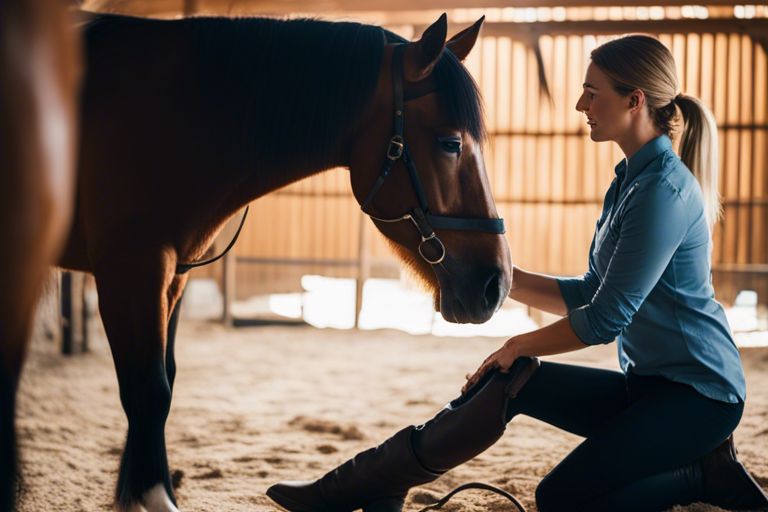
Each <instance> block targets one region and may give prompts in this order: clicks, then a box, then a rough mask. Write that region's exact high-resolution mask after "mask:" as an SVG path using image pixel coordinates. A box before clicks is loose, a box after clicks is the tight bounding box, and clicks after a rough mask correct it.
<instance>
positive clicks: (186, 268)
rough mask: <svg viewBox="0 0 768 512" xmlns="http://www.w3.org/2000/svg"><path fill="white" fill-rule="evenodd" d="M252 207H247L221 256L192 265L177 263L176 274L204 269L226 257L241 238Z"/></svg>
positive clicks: (195, 262)
mask: <svg viewBox="0 0 768 512" xmlns="http://www.w3.org/2000/svg"><path fill="white" fill-rule="evenodd" d="M250 207H251V205H248V206H246V207H245V211H244V212H243V218H242V219H240V225H239V226H238V227H237V231H235V236H233V237H232V240H231V241H230V242H229V245H228V246H227V247H226V249H224V250H223V251H222V252H221V254H219V255H218V256H215V257H213V258H208V259H207V260H201V261H193V262H192V263H177V264H176V273H177V274H186V273H187V272H189V271H190V270H192V269H193V268H197V267H202V266H204V265H210V264H211V263H213V262H214V261H217V260H220V259H221V258H222V257H224V255H225V254H227V253H228V252H229V250H230V249H232V247H234V245H235V242H237V237H239V236H240V231H242V230H243V225H244V224H245V218H246V217H247V216H248V208H250Z"/></svg>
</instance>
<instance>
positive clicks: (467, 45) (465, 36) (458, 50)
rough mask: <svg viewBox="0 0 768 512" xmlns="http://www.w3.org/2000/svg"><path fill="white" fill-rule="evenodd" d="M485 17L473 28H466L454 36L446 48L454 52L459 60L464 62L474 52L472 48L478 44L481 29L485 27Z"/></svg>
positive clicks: (473, 25)
mask: <svg viewBox="0 0 768 512" xmlns="http://www.w3.org/2000/svg"><path fill="white" fill-rule="evenodd" d="M484 21H485V16H482V17H481V18H480V19H479V20H477V21H476V22H475V23H474V24H472V26H470V27H467V28H465V29H464V30H462V31H461V32H459V33H458V34H456V35H455V36H453V37H452V38H451V39H450V40H449V41H448V42H447V43H446V44H445V46H446V47H447V48H448V49H449V50H451V52H453V54H454V55H455V56H456V58H457V59H459V60H461V61H463V60H464V59H466V58H467V55H469V52H470V51H472V48H473V47H474V46H475V43H476V42H477V36H478V34H479V33H480V27H482V26H483V22H484Z"/></svg>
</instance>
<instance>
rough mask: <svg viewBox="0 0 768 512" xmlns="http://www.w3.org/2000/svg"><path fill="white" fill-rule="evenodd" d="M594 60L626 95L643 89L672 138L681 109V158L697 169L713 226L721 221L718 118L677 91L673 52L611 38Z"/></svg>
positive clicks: (650, 42) (638, 38) (656, 44)
mask: <svg viewBox="0 0 768 512" xmlns="http://www.w3.org/2000/svg"><path fill="white" fill-rule="evenodd" d="M591 58H592V62H593V63H594V64H595V65H596V66H597V67H598V68H600V70H601V71H603V72H604V73H605V74H606V75H608V77H609V78H610V79H611V80H612V81H613V87H614V89H615V90H616V91H617V92H618V93H619V94H622V95H625V96H626V95H628V94H630V93H631V92H632V91H635V90H637V89H640V90H641V91H643V93H644V94H645V103H646V105H647V106H648V109H649V112H650V114H651V118H652V119H653V122H654V124H655V125H656V127H657V128H658V129H659V130H660V131H661V132H662V133H664V134H665V135H668V136H669V137H672V136H673V134H674V131H675V128H676V121H677V117H678V116H677V109H680V113H681V114H682V118H683V129H682V136H681V139H680V159H681V160H682V161H683V163H685V165H686V166H687V167H688V168H689V169H690V170H691V172H693V175H694V176H695V177H696V179H697V180H698V182H699V185H700V186H701V190H702V193H703V196H704V214H705V215H706V218H707V224H708V225H709V227H710V229H712V227H713V226H714V225H715V223H716V222H717V221H718V220H719V219H720V216H721V207H720V195H719V193H718V179H717V178H718V164H719V161H718V143H717V123H716V121H715V117H714V116H713V115H712V113H711V112H710V111H709V109H707V108H706V107H705V106H704V105H703V104H702V103H701V101H700V100H699V99H698V98H694V97H693V96H687V95H684V94H678V92H677V87H678V84H677V71H676V68H675V60H674V58H673V57H672V53H671V52H670V51H669V49H667V47H666V46H664V45H663V44H662V43H661V42H660V41H659V40H658V39H655V38H653V37H649V36H643V35H631V36H625V37H621V38H619V39H614V40H613V41H609V42H607V43H605V44H603V45H601V46H599V47H597V48H596V49H594V50H593V51H592V54H591Z"/></svg>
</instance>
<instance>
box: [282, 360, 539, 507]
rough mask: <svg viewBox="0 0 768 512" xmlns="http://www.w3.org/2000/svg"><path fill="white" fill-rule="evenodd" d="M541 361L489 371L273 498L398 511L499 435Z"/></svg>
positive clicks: (293, 503)
mask: <svg viewBox="0 0 768 512" xmlns="http://www.w3.org/2000/svg"><path fill="white" fill-rule="evenodd" d="M539 365H540V363H539V360H538V359H536V358H527V357H526V358H520V359H518V360H517V361H515V363H514V364H513V365H512V367H511V368H510V369H509V372H508V373H501V372H498V371H495V372H491V373H489V374H488V375H487V376H485V377H484V378H483V379H482V380H481V381H480V382H479V383H478V384H476V385H475V386H474V387H473V388H472V389H471V390H469V391H468V392H467V393H466V394H464V395H463V396H461V397H459V398H458V399H456V400H454V401H453V402H451V403H450V404H448V405H447V406H446V407H445V408H444V409H442V410H441V411H440V412H439V413H438V414H437V415H436V416H435V417H434V418H432V419H431V420H430V421H428V422H427V423H425V424H424V425H421V426H419V427H413V426H411V427H407V428H404V429H403V430H401V431H400V432H398V433H397V434H395V435H394V436H392V437H391V438H389V439H388V440H386V441H385V442H384V443H382V444H381V445H379V446H378V447H376V448H371V449H369V450H366V451H364V452H361V453H359V454H357V455H356V456H355V457H354V458H352V459H350V460H349V461H347V462H345V463H344V464H342V465H341V466H339V467H337V468H336V469H334V470H333V471H331V472H329V473H327V474H326V475H325V476H323V477H322V478H320V479H319V480H314V481H301V482H281V483H278V484H275V485H273V486H272V487H270V488H269V489H268V490H267V496H269V497H270V498H272V500H274V501H275V502H276V503H278V504H279V505H281V506H282V507H284V508H286V509H288V510H290V511H291V512H349V511H352V510H357V509H360V508H362V509H363V510H364V512H400V511H401V510H402V508H403V504H404V502H405V497H406V495H407V494H408V490H409V489H410V488H411V487H414V486H417V485H422V484H425V483H427V482H431V481H433V480H435V479H436V478H438V477H439V476H440V475H441V474H443V473H444V472H446V471H448V470H449V469H451V468H453V467H455V466H457V465H459V464H461V463H463V462H466V461H467V460H469V459H471V458H473V457H475V456H476V455H478V454H479V453H481V452H483V451H484V450H486V449H487V448H488V447H490V446H491V445H492V444H494V443H495V442H496V441H497V440H498V439H499V437H501V435H502V434H503V433H504V429H505V428H506V423H507V422H506V418H505V414H506V409H507V401H508V400H509V399H510V398H512V397H514V396H516V395H517V393H518V391H520V389H521V388H522V387H523V385H525V383H526V382H527V381H528V379H529V378H530V377H531V375H532V374H533V372H534V371H535V370H536V369H537V368H538V367H539ZM425 464H428V465H425ZM433 464H434V465H433Z"/></svg>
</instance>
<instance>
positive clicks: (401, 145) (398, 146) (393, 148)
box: [360, 44, 505, 265]
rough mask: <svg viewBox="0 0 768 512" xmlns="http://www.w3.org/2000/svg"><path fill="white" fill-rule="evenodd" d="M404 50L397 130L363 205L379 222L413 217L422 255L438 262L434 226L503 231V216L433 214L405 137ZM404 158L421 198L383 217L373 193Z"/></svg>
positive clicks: (396, 55)
mask: <svg viewBox="0 0 768 512" xmlns="http://www.w3.org/2000/svg"><path fill="white" fill-rule="evenodd" d="M404 51H405V45H404V44H401V45H398V46H396V47H395V49H394V51H393V53H392V89H393V90H394V96H395V126H394V134H393V135H392V138H390V139H389V147H388V148H387V154H386V160H384V166H383V168H382V170H381V173H380V174H379V177H378V178H377V179H376V183H374V185H373V188H371V191H370V192H368V195H367V196H366V198H365V201H363V204H362V205H360V209H361V210H362V211H363V213H365V214H366V215H368V216H369V217H371V218H372V219H375V220H378V221H380V222H400V221H402V220H410V221H411V222H413V224H414V226H416V229H417V230H418V231H419V234H420V235H421V242H420V243H419V255H421V257H422V258H423V259H424V261H426V262H427V263H429V264H431V265H437V264H438V263H440V262H442V261H443V259H445V245H443V242H441V241H440V239H439V238H438V237H437V235H436V234H435V230H434V228H437V229H449V230H458V231H482V232H485V233H494V234H499V235H501V234H504V232H505V230H504V219H477V218H465V217H451V216H443V215H433V214H432V213H430V212H429V205H428V203H427V196H426V194H425V193H424V187H422V185H421V180H420V179H419V173H418V171H417V170H416V164H415V163H414V161H413V159H412V158H411V156H410V153H409V152H408V146H407V145H406V143H405V138H404V137H403V125H404V122H405V101H406V100H405V99H404V96H403V81H404V80H403V53H404ZM432 91H434V88H432V89H429V90H426V91H420V92H419V93H418V94H416V95H409V98H408V99H414V98H418V97H419V96H423V95H424V94H427V93H428V92H432ZM400 159H402V160H403V163H405V166H406V168H407V169H408V175H409V176H410V179H411V185H413V190H414V192H416V197H417V198H418V200H419V206H418V207H416V208H414V209H413V210H411V211H409V212H407V213H405V214H404V215H402V216H400V217H396V218H393V219H384V218H381V217H377V216H375V215H373V214H372V213H371V212H370V211H369V209H368V208H369V206H370V204H371V202H372V201H373V198H374V196H376V194H377V193H378V192H379V190H380V189H381V186H382V185H383V184H384V180H385V179H386V178H387V176H389V174H390V171H392V167H393V166H394V164H395V162H397V161H398V160H400Z"/></svg>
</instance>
